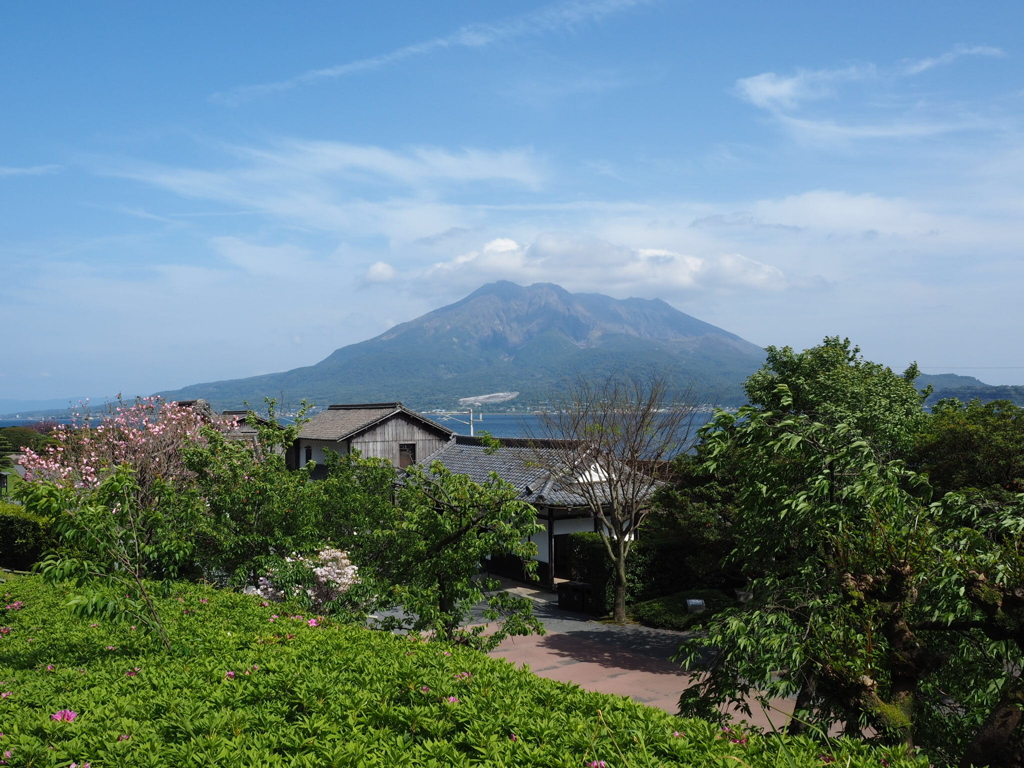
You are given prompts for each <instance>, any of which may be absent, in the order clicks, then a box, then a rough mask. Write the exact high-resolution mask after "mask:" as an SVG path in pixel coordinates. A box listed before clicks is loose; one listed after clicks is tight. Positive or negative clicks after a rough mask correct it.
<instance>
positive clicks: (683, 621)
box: [630, 589, 736, 632]
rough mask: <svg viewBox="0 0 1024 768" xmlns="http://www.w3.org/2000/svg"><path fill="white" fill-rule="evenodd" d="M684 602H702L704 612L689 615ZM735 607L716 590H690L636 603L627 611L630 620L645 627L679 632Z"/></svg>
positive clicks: (731, 600)
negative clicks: (631, 618) (629, 613)
mask: <svg viewBox="0 0 1024 768" xmlns="http://www.w3.org/2000/svg"><path fill="white" fill-rule="evenodd" d="M687 600H703V601H704V611H703V612H701V613H690V612H689V611H688V610H687V607H686V601H687ZM735 605H736V601H735V600H734V599H733V598H731V597H729V596H728V595H726V594H724V593H723V592H719V591H718V590H717V589H691V590H688V591H686V592H679V593H677V594H675V595H668V596H667V597H658V598H655V599H654V600H647V601H646V602H643V603H637V604H636V605H634V606H632V607H631V608H630V612H631V614H632V616H633V619H634V621H638V622H640V623H641V624H645V625H647V626H648V627H657V628H658V629H675V630H678V631H680V632H681V631H683V630H687V629H694V628H696V627H699V626H700V625H701V624H703V623H704V622H706V621H707V620H708V619H710V618H711V617H712V616H714V615H715V614H716V613H718V612H720V611H722V610H724V609H726V608H731V607H733V606H735Z"/></svg>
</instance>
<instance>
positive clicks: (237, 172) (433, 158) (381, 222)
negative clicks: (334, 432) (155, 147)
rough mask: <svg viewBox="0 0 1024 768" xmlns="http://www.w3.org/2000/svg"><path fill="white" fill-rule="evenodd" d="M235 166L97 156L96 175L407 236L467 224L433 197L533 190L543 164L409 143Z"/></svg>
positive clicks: (296, 219)
mask: <svg viewBox="0 0 1024 768" xmlns="http://www.w3.org/2000/svg"><path fill="white" fill-rule="evenodd" d="M228 151H229V152H230V153H231V154H232V155H233V156H234V157H235V158H237V159H238V161H239V162H237V163H236V164H234V165H233V166H230V167H226V168H219V169H199V168H188V167H176V166H167V165H158V164H152V163H140V162H135V161H110V160H108V161H104V162H101V163H100V168H99V171H100V172H101V173H104V174H106V175H111V176H119V177H121V178H128V179H132V180H135V181H139V182H142V183H143V184H146V185H149V186H155V187H158V188H160V189H164V190H167V191H169V192H172V193H174V194H176V195H179V196H181V197H185V198H190V199H199V200H209V201H213V202H216V203H220V204H222V205H226V206H230V207H234V208H240V209H242V210H245V211H257V212H260V213H261V214H263V215H266V216H269V217H270V218H271V219H274V220H277V221H279V222H284V223H286V224H288V225H290V226H294V225H296V224H297V225H299V226H301V227H303V228H308V229H311V230H319V231H328V232H346V233H348V234H352V235H356V234H358V235H366V236H379V235H380V234H381V233H388V234H389V236H391V237H399V238H401V237H408V238H409V239H416V238H419V237H426V236H430V235H432V234H435V233H437V232H438V231H439V230H443V229H446V228H452V227H456V228H457V227H466V226H467V225H470V224H472V223H473V222H472V221H471V220H469V219H468V218H467V215H466V212H465V210H464V209H463V208H461V207H460V206H457V205H453V204H449V203H446V202H444V200H443V199H442V198H444V197H445V196H446V194H451V193H454V192H458V191H460V190H463V189H465V188H466V187H467V186H471V187H473V188H475V189H480V188H483V189H507V188H508V187H509V186H513V187H519V188H525V189H528V190H531V191H538V190H540V189H542V188H543V186H544V184H545V181H546V177H547V174H546V171H545V169H544V164H543V162H542V161H541V160H540V159H538V158H537V157H536V156H535V154H534V153H533V152H532V150H529V149H507V150H483V149H474V148H463V149H459V150H448V149H442V148H438V147H412V148H408V149H405V150H402V151H399V150H390V149H384V148H382V147H376V146H371V145H354V144H346V143H343V142H329V141H301V140H288V141H280V142H277V143H275V144H272V145H268V146H260V147H244V146H232V147H228Z"/></svg>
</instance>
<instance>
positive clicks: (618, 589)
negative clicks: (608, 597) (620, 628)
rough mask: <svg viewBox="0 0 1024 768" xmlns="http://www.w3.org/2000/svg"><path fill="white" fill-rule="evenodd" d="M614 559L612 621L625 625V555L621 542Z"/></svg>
mask: <svg viewBox="0 0 1024 768" xmlns="http://www.w3.org/2000/svg"><path fill="white" fill-rule="evenodd" d="M616 549H617V550H618V551H617V552H616V555H617V557H616V558H615V591H614V600H613V607H612V621H614V622H615V623H616V624H625V623H626V553H625V552H624V551H623V549H624V547H623V546H622V542H619V546H618V547H617V548H616Z"/></svg>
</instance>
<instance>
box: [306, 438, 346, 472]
mask: <svg viewBox="0 0 1024 768" xmlns="http://www.w3.org/2000/svg"><path fill="white" fill-rule="evenodd" d="M307 446H308V447H310V448H312V449H313V459H312V460H313V461H315V462H316V463H317V464H319V465H320V466H323V464H324V448H329V449H330V450H332V451H334V452H335V453H343V452H344V450H345V444H344V443H338V442H335V441H333V440H330V441H328V440H323V441H321V440H299V466H300V467H304V466H306V448H307Z"/></svg>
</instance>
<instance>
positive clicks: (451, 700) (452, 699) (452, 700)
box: [445, 696, 459, 704]
mask: <svg viewBox="0 0 1024 768" xmlns="http://www.w3.org/2000/svg"><path fill="white" fill-rule="evenodd" d="M445 701H447V702H448V703H449V704H458V703H459V697H458V696H449V697H448V698H447V699H445Z"/></svg>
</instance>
